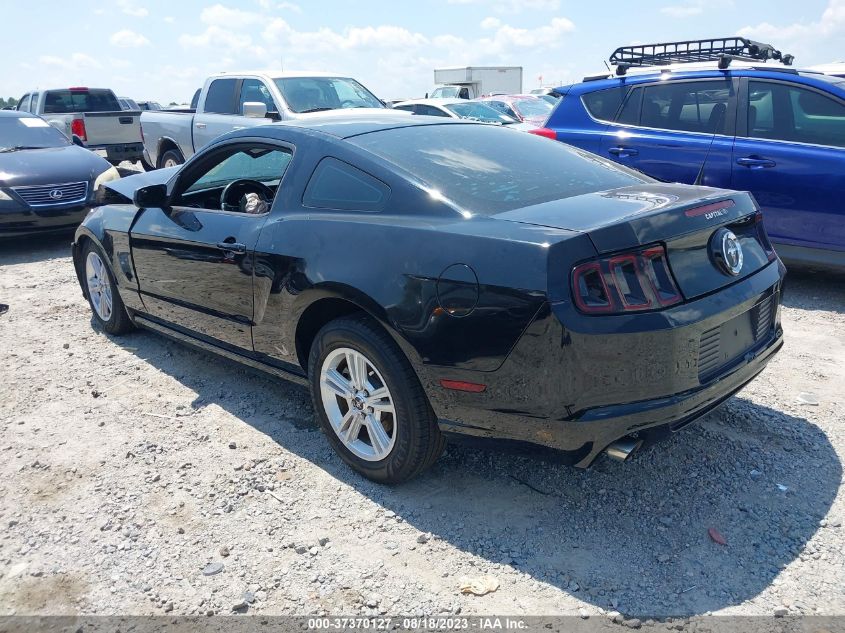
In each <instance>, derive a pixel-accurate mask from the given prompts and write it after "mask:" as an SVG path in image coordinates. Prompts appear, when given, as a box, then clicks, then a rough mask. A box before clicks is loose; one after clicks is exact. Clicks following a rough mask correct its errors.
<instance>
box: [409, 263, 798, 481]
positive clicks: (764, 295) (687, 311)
mask: <svg viewBox="0 0 845 633" xmlns="http://www.w3.org/2000/svg"><path fill="white" fill-rule="evenodd" d="M784 272H785V271H784V269H783V267H782V265H781V264H780V262H774V263H773V264H771V265H769V266H767V267H766V268H765V269H763V270H762V271H760V272H758V273H757V274H755V275H753V276H751V277H749V278H746V279H744V280H742V281H741V282H738V283H736V284H735V285H733V286H731V287H729V288H726V289H723V290H720V291H719V292H717V293H715V294H713V295H710V296H708V297H704V298H702V299H699V300H696V301H692V302H689V303H687V304H684V305H682V306H680V307H679V308H676V309H670V310H667V311H664V312H662V313H653V314H651V315H645V314H643V315H639V316H627V317H621V318H616V317H611V318H609V319H604V320H599V319H603V318H602V317H592V318H586V319H585V317H579V316H576V313H575V312H574V310H571V309H570V306H565V305H552V306H549V307H548V310H546V313H545V314H541V315H539V316H538V318H537V319H536V320H535V322H534V323H532V324H531V325H530V326H529V327H528V329H527V330H526V332H525V333H524V334H523V336H522V338H521V339H520V341H519V342H518V343H517V345H516V347H515V348H514V349H513V351H512V352H511V354H510V356H509V357H508V359H507V360H506V361H505V363H504V364H503V365H502V367H501V368H500V369H499V370H497V371H495V372H487V373H483V372H458V371H454V370H448V369H444V368H439V369H437V370H431V369H429V371H421V372H420V373H421V375H422V376H423V383H424V385H425V386H426V390H427V392H428V394H429V396H430V400H431V402H432V406H433V407H434V410H435V413H436V414H437V416H438V418H439V419H440V427H441V429H442V430H443V431H444V432H445V433H448V434H460V435H468V436H472V437H473V438H477V439H483V440H487V441H491V442H501V441H508V442H513V443H516V444H517V445H521V447H522V448H529V449H530V448H531V447H532V446H533V447H534V448H536V449H540V448H541V447H544V448H550V449H554V450H555V451H556V452H557V453H558V457H559V458H561V459H562V460H563V461H565V462H568V463H571V464H575V465H578V466H588V465H589V464H590V463H591V462H592V461H593V460H594V459H595V458H596V457H597V456H598V455H599V454H600V453H601V452H602V451H603V450H604V448H605V447H606V446H607V445H609V444H610V443H612V442H614V441H616V440H617V439H620V438H622V437H625V436H628V435H632V434H637V435H641V436H642V435H643V434H646V432H647V431H648V430H649V429H656V428H657V427H662V430H679V429H680V428H682V427H683V426H686V425H687V424H688V423H690V422H692V421H693V420H695V419H697V418H699V417H701V416H702V415H704V414H706V413H707V412H708V411H710V410H711V409H713V408H715V407H716V406H718V405H719V404H720V403H721V402H723V401H724V400H726V399H727V398H729V397H730V396H731V395H733V394H734V393H736V392H737V391H739V390H740V389H742V388H743V387H744V386H745V385H746V384H747V383H748V382H749V381H751V380H752V379H753V378H754V377H755V376H757V374H759V373H760V372H761V371H762V370H763V369H764V368H765V366H766V365H767V363H768V362H769V360H770V359H771V358H772V357H773V356H774V354H775V353H777V351H778V350H779V349H780V348H781V346H782V344H783V332H782V330H781V327H780V323H779V311H778V310H777V305H779V301H780V292H779V291H780V286H781V282H782V279H783V274H784ZM767 301H771V304H770V305H771V316H770V317H766V318H770V321H769V322H768V324H767V326H766V327H765V328H763V327H762V326H761V330H760V335H759V338H757V339H756V340H755V341H754V342H753V344H751V345H750V346H749V347H747V348H743V349H742V350H741V353H739V354H735V355H732V354H731V353H728V354H726V357H725V359H724V360H723V361H722V362H720V363H719V364H718V365H717V366H713V365H710V366H705V365H704V364H703V363H702V366H701V367H700V366H699V357H700V356H701V357H702V359H703V360H706V357H705V353H706V351H707V348H706V347H703V346H702V341H703V340H706V336H707V333H709V332H712V331H713V330H714V329H716V328H718V327H719V326H720V325H721V324H723V323H726V322H730V321H732V319H736V318H741V317H742V315H745V314H747V313H751V312H752V311H755V310H756V311H759V310H760V308H759V306H761V305H764V304H765V302H767ZM754 314H756V312H755V313H754ZM731 329H732V328H731ZM728 334H732V331H731V332H729V333H725V335H726V336H727V335H728ZM725 348H726V349H728V350H730V346H729V345H727V344H726V345H725ZM702 350H704V351H702ZM441 378H449V379H454V380H463V381H468V382H475V383H481V384H485V385H486V386H487V389H486V390H485V391H484V392H483V393H476V394H471V393H460V392H454V391H447V390H445V389H443V388H442V387H440V385H439V380H440V379H441Z"/></svg>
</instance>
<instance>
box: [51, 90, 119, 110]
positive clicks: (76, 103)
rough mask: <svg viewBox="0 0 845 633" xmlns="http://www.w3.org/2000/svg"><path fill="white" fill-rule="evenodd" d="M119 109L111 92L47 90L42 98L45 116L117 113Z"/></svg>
mask: <svg viewBox="0 0 845 633" xmlns="http://www.w3.org/2000/svg"><path fill="white" fill-rule="evenodd" d="M120 109H121V108H120V103H118V101H117V97H115V96H114V93H113V92H112V91H111V90H89V89H88V88H69V89H68V90H48V91H47V94H46V95H45V97H44V113H45V114H65V113H68V112H117V111H118V110H120Z"/></svg>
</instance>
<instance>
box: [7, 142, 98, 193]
mask: <svg viewBox="0 0 845 633" xmlns="http://www.w3.org/2000/svg"><path fill="white" fill-rule="evenodd" d="M109 167H111V165H109V163H108V161H106V160H105V159H104V158H101V157H99V156H97V155H96V154H95V153H93V152H91V151H90V150H87V149H85V148H84V147H79V146H78V145H67V146H65V147H48V148H45V149H23V150H18V151H17V152H5V153H2V154H0V187H28V186H32V185H55V184H61V183H65V182H80V181H82V180H85V181H88V182H90V181H93V180H94V179H96V178H97V176H99V175H100V174H102V173H103V172H104V171H106V170H107V169H108V168H109Z"/></svg>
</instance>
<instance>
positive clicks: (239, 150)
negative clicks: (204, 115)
mask: <svg viewBox="0 0 845 633" xmlns="http://www.w3.org/2000/svg"><path fill="white" fill-rule="evenodd" d="M292 156H293V154H292V153H291V151H290V150H289V149H287V148H283V147H275V146H266V145H262V146H255V145H250V146H243V145H236V146H233V147H232V146H230V147H228V148H226V149H225V150H224V151H221V152H218V153H216V154H214V155H212V156H209V157H208V159H207V160H205V161H201V163H200V164H198V165H197V169H196V171H195V172H193V173H190V172H189V173H187V174H185V176H186V178H185V179H184V180H183V181H182V182H181V183H180V185H179V186H178V187H179V189H181V193H180V194H178V195H177V197H176V200H175V203H174V204H175V205H176V206H186V207H194V208H200V209H211V210H226V211H234V210H237V209H240V210H242V211H245V210H246V212H254V211H248V210H247V209H249V208H250V207H249V206H248V205H245V202H246V201H245V200H244V198H245V197H246V196H247V195H248V194H257V195H258V196H259V197H260V199H261V200H262V201H263V202H265V203H266V205H264V208H265V210H269V208H270V206H272V204H273V199H274V198H275V194H276V192H277V190H278V188H279V184H280V182H281V180H282V176H284V173H285V169H287V166H288V164H289V163H290V160H291V158H292ZM235 181H242V182H241V183H239V184H238V185H236V186H235V187H229V188H228V191H227V186H229V185H231V184H232V183H234V182H235ZM224 194H226V195H225V197H226V199H225V200H224Z"/></svg>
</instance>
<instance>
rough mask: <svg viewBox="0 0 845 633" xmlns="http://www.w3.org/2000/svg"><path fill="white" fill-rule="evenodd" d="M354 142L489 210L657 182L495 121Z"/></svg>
mask: <svg viewBox="0 0 845 633" xmlns="http://www.w3.org/2000/svg"><path fill="white" fill-rule="evenodd" d="M347 140H348V141H349V142H350V143H354V144H356V145H358V146H360V147H363V148H364V149H367V150H368V151H370V152H372V153H373V154H376V155H378V156H380V157H382V158H384V159H386V160H388V161H390V162H392V163H393V164H394V165H397V166H398V167H400V168H401V169H403V170H404V171H406V172H407V173H408V174H409V175H412V177H413V178H414V179H416V180H418V181H419V182H420V184H421V185H422V186H424V187H425V188H426V189H427V190H429V192H431V194H432V195H433V196H436V197H438V198H443V199H446V200H448V201H450V202H451V203H452V204H454V205H456V206H457V207H458V208H460V209H462V210H466V211H469V212H471V213H478V214H481V215H494V214H496V213H501V212H503V211H511V210H513V209H519V208H522V207H528V206H531V205H535V204H540V203H543V202H549V201H551V200H560V199H563V198H569V197H572V196H578V195H582V194H585V193H593V192H596V191H605V190H607V189H615V188H618V187H626V186H629V185H636V184H641V183H643V182H653V180H651V179H650V178H647V177H645V176H641V175H639V174H637V173H635V172H633V171H631V170H629V169H626V168H624V167H621V166H619V165H617V164H616V163H613V162H611V161H609V160H605V159H603V158H600V157H599V156H596V155H595V154H590V153H588V152H582V151H581V150H576V149H575V148H572V147H569V146H568V145H564V144H563V143H557V142H551V141H549V140H548V139H544V138H540V137H539V136H535V135H534V134H523V133H516V132H513V131H511V130H505V129H503V128H500V127H498V126H492V125H475V124H463V125H462V124H460V123H452V124H440V125H418V126H414V127H404V128H394V129H391V130H382V131H379V132H371V133H369V134H362V135H360V136H355V137H352V138H350V139H347Z"/></svg>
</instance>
